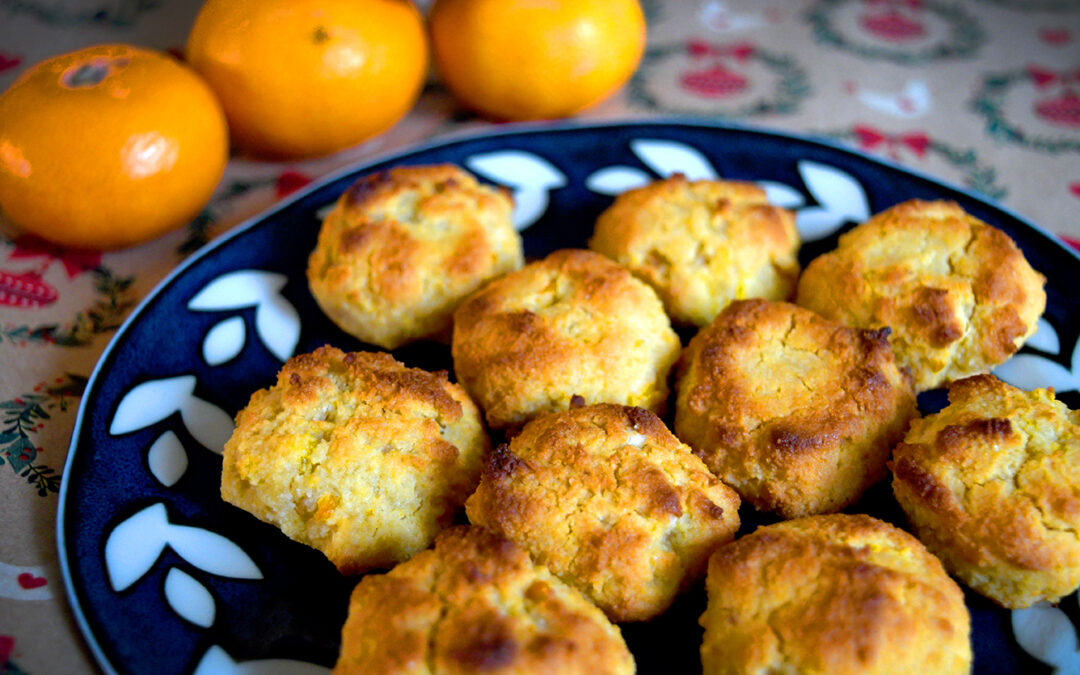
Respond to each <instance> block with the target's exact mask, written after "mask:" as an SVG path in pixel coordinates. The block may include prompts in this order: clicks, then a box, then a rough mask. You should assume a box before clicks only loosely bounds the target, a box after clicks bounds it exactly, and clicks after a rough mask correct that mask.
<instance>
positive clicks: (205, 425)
mask: <svg viewBox="0 0 1080 675" xmlns="http://www.w3.org/2000/svg"><path fill="white" fill-rule="evenodd" d="M195 385H196V380H195V376H194V375H178V376H177V377H166V378H162V379H160V380H150V381H149V382H143V383H142V384H139V385H136V386H135V387H134V388H133V389H131V390H130V391H129V392H128V393H126V394H124V398H123V399H122V400H121V401H120V405H119V406H118V407H117V409H116V414H115V415H114V416H113V419H112V424H111V425H110V426H109V433H110V434H112V435H113V436H119V435H121V434H127V433H131V432H133V431H138V430H139V429H145V428H146V427H149V426H151V425H154V424H157V423H158V422H161V421H162V420H164V419H166V418H167V417H169V416H170V415H172V414H174V413H180V419H181V420H182V421H183V423H184V426H185V427H187V430H188V432H190V433H191V436H192V437H193V438H194V439H195V440H197V441H198V442H199V443H201V444H203V445H204V446H206V448H207V449H208V450H211V451H212V452H216V453H218V454H221V451H222V449H223V448H224V447H225V441H227V440H229V436H231V435H232V431H233V420H232V417H231V416H229V415H228V414H227V413H226V412H225V411H224V410H222V409H221V408H219V407H218V406H216V405H214V404H213V403H208V402H206V401H204V400H203V399H201V398H199V397H197V396H195Z"/></svg>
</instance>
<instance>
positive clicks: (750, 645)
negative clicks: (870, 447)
mask: <svg viewBox="0 0 1080 675" xmlns="http://www.w3.org/2000/svg"><path fill="white" fill-rule="evenodd" d="M706 590H707V593H708V606H707V608H706V610H705V613H704V614H702V616H701V625H702V626H704V628H705V636H704V639H703V641H702V644H701V662H702V666H703V672H704V674H705V675H719V674H721V673H732V674H735V673H740V674H741V673H804V674H806V675H812V674H818V673H820V674H828V675H844V674H845V673H860V674H861V675H872V674H873V673H934V674H935V675H937V674H941V675H946V674H949V673H968V672H970V669H971V660H972V653H971V643H970V638H969V635H970V632H971V619H970V617H969V616H968V610H967V607H966V606H965V605H964V595H963V593H962V592H961V590H960V587H959V586H957V584H956V582H954V581H953V580H952V579H950V578H949V576H948V575H947V574H946V573H945V570H944V569H942V567H941V563H940V562H939V561H938V560H937V559H936V558H934V556H932V555H931V554H930V553H928V552H927V550H926V549H925V548H924V547H923V546H922V544H920V543H919V542H918V541H917V540H916V539H915V538H914V537H912V536H911V535H910V534H908V533H906V532H904V531H903V530H901V529H899V528H896V527H893V526H892V525H889V524H888V523H885V522H882V521H880V520H877V519H875V518H871V517H870V516H866V515H846V514H832V515H818V516H809V517H806V518H799V519H796V520H789V521H785V522H781V523H777V524H774V525H768V526H764V527H760V528H758V529H757V530H755V531H754V532H753V533H752V534H749V535H747V536H744V537H742V538H740V539H737V540H736V541H734V542H733V543H730V544H727V545H725V546H722V547H720V548H719V549H718V550H717V551H716V553H714V554H713V556H712V558H711V559H710V560H709V572H708V577H707V580H706Z"/></svg>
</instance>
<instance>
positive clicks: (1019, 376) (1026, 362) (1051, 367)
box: [993, 354, 1080, 392]
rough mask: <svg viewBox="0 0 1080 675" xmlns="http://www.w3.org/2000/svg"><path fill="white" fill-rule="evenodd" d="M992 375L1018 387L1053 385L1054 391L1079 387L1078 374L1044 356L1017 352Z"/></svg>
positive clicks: (1035, 387) (1032, 387)
mask: <svg viewBox="0 0 1080 675" xmlns="http://www.w3.org/2000/svg"><path fill="white" fill-rule="evenodd" d="M993 372H994V375H996V376H997V377H998V378H999V379H1002V380H1004V381H1005V382H1008V383H1009V384H1011V385H1012V386H1014V387H1019V388H1020V389H1026V390H1031V389H1038V388H1040V387H1053V388H1054V391H1057V392H1062V391H1071V390H1073V389H1080V376H1077V373H1076V372H1070V371H1069V370H1068V369H1067V368H1065V367H1064V366H1062V365H1061V364H1059V363H1056V362H1054V361H1051V360H1050V359H1048V358H1046V357H1045V356H1037V355H1035V354H1017V355H1016V356H1014V357H1012V358H1011V359H1009V360H1008V361H1006V362H1005V363H1003V364H1001V365H1000V366H998V367H997V368H995V369H994V371H993Z"/></svg>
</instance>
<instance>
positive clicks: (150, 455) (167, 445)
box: [146, 431, 188, 487]
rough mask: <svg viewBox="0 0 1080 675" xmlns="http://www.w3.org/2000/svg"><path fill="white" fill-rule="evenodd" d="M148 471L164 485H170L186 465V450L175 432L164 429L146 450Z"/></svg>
mask: <svg viewBox="0 0 1080 675" xmlns="http://www.w3.org/2000/svg"><path fill="white" fill-rule="evenodd" d="M146 460H147V462H148V463H149V465H150V473H151V474H152V475H153V476H154V478H156V479H157V480H158V482H159V483H161V484H162V485H164V486H165V487H172V486H173V485H175V484H176V481H178V480H180V477H181V476H183V475H184V472H185V471H187V467H188V456H187V451H186V450H184V444H183V443H181V442H180V439H179V438H177V436H176V434H174V433H173V432H171V431H166V432H165V433H163V434H162V435H161V436H159V437H158V439H157V440H156V441H154V444H153V445H151V446H150V450H149V451H148V452H147V455H146Z"/></svg>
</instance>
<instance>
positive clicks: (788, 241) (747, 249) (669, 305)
mask: <svg viewBox="0 0 1080 675" xmlns="http://www.w3.org/2000/svg"><path fill="white" fill-rule="evenodd" d="M589 248H591V249H593V250H594V251H598V252H600V253H603V254H604V255H606V256H608V257H609V258H611V259H613V260H615V261H616V262H618V263H620V264H622V265H624V266H626V267H627V268H628V269H629V270H630V271H631V272H633V273H634V274H635V275H636V276H637V277H638V278H640V279H642V280H644V281H646V282H647V283H648V284H649V285H651V286H652V287H653V288H654V289H655V290H656V292H657V294H659V296H660V298H661V299H662V300H663V301H664V307H665V308H666V309H667V312H668V313H669V314H670V315H671V317H672V319H673V320H674V321H676V322H677V323H682V324H693V325H696V326H704V325H706V324H708V323H709V322H710V321H712V319H713V317H715V316H716V315H717V314H718V313H719V312H720V310H722V309H723V308H724V307H725V306H726V305H727V304H728V303H729V302H731V301H732V300H739V299H743V298H767V299H769V300H787V299H788V298H790V297H791V296H792V295H793V294H794V291H795V280H796V278H797V277H798V276H799V262H798V259H797V257H796V256H797V254H798V251H799V235H798V233H797V232H796V230H795V217H794V215H793V214H792V213H791V211H788V210H787V209H782V208H780V207H778V206H772V205H770V204H769V202H768V200H767V199H766V197H765V191H764V190H763V189H761V188H760V187H758V186H757V185H754V184H753V183H748V182H739V181H719V180H694V181H691V180H687V179H686V177H685V176H683V175H681V174H675V175H674V176H671V177H670V178H666V179H663V180H658V181H655V182H653V183H650V184H648V185H645V186H643V187H640V188H636V189H633V190H629V191H627V192H624V193H623V194H621V195H619V196H618V197H616V198H615V201H614V203H612V205H611V206H610V207H608V208H607V209H606V210H605V211H604V212H603V213H601V214H600V217H599V218H597V220H596V227H595V231H594V232H593V236H592V238H591V239H590V240H589Z"/></svg>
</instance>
